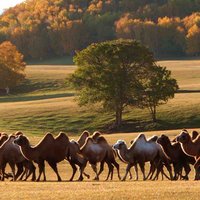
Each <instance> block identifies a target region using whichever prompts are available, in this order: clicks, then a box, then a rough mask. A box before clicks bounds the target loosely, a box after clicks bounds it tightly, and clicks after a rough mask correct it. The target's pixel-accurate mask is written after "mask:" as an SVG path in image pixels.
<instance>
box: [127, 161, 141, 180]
mask: <svg viewBox="0 0 200 200" xmlns="http://www.w3.org/2000/svg"><path fill="white" fill-rule="evenodd" d="M129 172H130V171H129ZM135 175H136V177H135V180H136V181H138V179H139V177H138V166H137V163H136V164H135Z"/></svg>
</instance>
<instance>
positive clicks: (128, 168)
mask: <svg viewBox="0 0 200 200" xmlns="http://www.w3.org/2000/svg"><path fill="white" fill-rule="evenodd" d="M132 166H133V164H132V163H128V165H127V167H126V173H125V175H124V177H123V179H122V181H125V180H126V177H127V175H128V173H129V171H130V169H131V167H132Z"/></svg>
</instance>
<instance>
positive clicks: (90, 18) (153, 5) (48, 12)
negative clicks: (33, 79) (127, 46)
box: [0, 0, 200, 59]
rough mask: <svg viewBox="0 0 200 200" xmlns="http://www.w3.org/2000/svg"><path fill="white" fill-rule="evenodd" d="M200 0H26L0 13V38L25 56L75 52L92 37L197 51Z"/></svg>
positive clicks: (173, 52) (163, 51) (162, 50)
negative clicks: (11, 44) (122, 39)
mask: <svg viewBox="0 0 200 200" xmlns="http://www.w3.org/2000/svg"><path fill="white" fill-rule="evenodd" d="M198 11H200V0H27V1H25V3H21V4H19V5H17V6H15V7H14V8H10V9H8V10H7V11H5V12H4V13H3V14H2V15H1V16H0V42H3V41H5V40H9V41H11V42H12V43H14V44H15V45H16V46H17V48H18V49H19V51H21V52H22V53H23V54H24V56H25V58H26V59H43V58H45V57H49V56H63V55H73V54H74V52H75V51H76V50H81V49H83V48H85V47H86V46H88V45H89V44H91V43H92V42H101V41H105V40H110V39H115V38H131V39H137V40H140V41H141V42H142V43H143V44H145V45H147V46H149V48H150V49H151V50H152V51H153V52H154V54H155V56H157V57H163V56H179V55H191V56H198V55H200V12H198Z"/></svg>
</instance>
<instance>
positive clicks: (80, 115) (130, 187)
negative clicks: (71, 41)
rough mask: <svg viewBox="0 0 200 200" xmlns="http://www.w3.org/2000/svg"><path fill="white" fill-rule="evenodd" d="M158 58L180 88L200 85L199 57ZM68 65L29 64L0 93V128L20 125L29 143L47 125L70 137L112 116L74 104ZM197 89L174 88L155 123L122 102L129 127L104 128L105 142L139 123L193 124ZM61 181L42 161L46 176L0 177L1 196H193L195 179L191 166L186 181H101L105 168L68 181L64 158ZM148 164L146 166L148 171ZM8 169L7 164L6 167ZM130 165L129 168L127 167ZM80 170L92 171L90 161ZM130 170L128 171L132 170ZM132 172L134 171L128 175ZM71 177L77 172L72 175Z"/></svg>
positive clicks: (199, 115)
mask: <svg viewBox="0 0 200 200" xmlns="http://www.w3.org/2000/svg"><path fill="white" fill-rule="evenodd" d="M159 64H161V65H163V66H167V68H168V69H170V70H172V75H173V76H174V77H175V78H176V79H177V80H178V83H179V86H180V89H181V90H187V91H193V90H195V91H198V90H200V61H195V60H194V61H191V60H190V61H161V62H160V63H159ZM74 69H75V67H74V66H61V65H59V66H58V65H53V66H47V65H34V66H33V65H29V66H27V69H26V71H27V80H26V82H25V83H24V84H23V85H22V86H21V87H19V88H16V92H15V94H13V95H10V96H4V97H0V115H1V118H0V130H1V131H6V132H9V133H11V132H14V131H16V130H22V131H24V132H25V133H26V134H27V135H29V136H30V140H31V143H32V144H37V142H38V141H39V140H40V139H41V137H42V135H43V134H44V133H45V132H47V131H51V132H54V133H57V132H59V131H61V130H63V131H66V132H67V133H68V134H69V136H70V139H71V138H74V139H77V135H78V134H80V132H82V131H83V130H84V129H88V130H90V131H93V130H96V129H101V128H102V127H103V126H105V124H107V123H110V122H111V121H112V120H113V115H112V114H108V113H106V112H103V111H98V112H96V110H97V109H96V108H94V107H83V108H80V107H79V106H78V105H77V103H76V102H75V101H74V91H72V90H70V89H69V88H67V87H66V85H65V84H64V83H65V78H66V77H67V76H68V75H69V74H70V73H72V72H73V71H74ZM199 102H200V93H198V92H193V93H178V94H176V96H175V98H174V99H173V100H170V101H169V102H168V104H166V105H163V106H160V107H159V109H158V118H159V124H158V126H156V127H153V126H151V124H150V125H149V124H148V125H146V122H148V121H149V120H150V116H149V114H148V112H147V111H146V110H138V109H134V108H127V109H126V111H125V113H124V119H125V120H126V122H128V127H129V128H128V129H127V130H126V129H125V128H124V131H131V132H132V133H118V134H106V135H105V137H106V138H107V140H108V141H109V143H110V144H114V143H115V142H116V141H117V140H118V139H124V140H125V141H126V142H127V144H129V142H130V140H132V139H134V138H135V137H136V136H137V134H138V133H137V132H135V133H133V132H134V131H137V130H138V131H141V130H145V129H178V128H183V127H184V128H188V127H193V128H194V127H199V124H200V105H199ZM179 132H180V130H173V131H156V132H150V131H149V132H147V133H145V134H146V135H148V136H151V135H154V134H158V135H160V134H161V133H166V134H167V135H169V136H170V137H171V138H174V137H175V136H176V135H177V134H178V133H179ZM118 162H119V163H120V173H121V175H122V176H123V175H124V173H125V168H126V165H125V164H123V163H121V162H120V161H119V160H118ZM58 168H59V172H60V175H61V177H62V179H63V182H61V183H58V182H56V176H55V174H54V173H53V171H52V170H51V169H50V168H49V167H48V165H46V171H47V173H46V174H47V180H48V182H46V183H44V182H40V183H32V182H30V181H27V182H10V181H5V182H0V193H1V199H12V200H18V199H33V198H34V199H35V200H39V199H95V198H96V199H106V200H108V199H115V200H116V199H162V200H167V199H175V200H178V199H182V200H186V199H193V200H196V199H199V191H200V184H199V183H198V182H196V181H193V178H194V170H193V169H192V172H191V174H190V181H176V182H174V181H169V180H166V179H165V180H164V181H162V180H161V179H159V180H158V181H145V182H144V181H142V176H141V173H140V174H139V179H140V180H139V181H134V180H131V181H130V180H127V181H126V182H121V181H119V180H118V179H117V176H116V172H115V174H114V181H112V182H111V181H108V182H105V181H104V180H105V177H106V175H107V166H105V168H106V170H105V171H104V172H103V174H102V176H100V180H101V181H99V182H94V181H92V179H90V180H86V179H85V180H84V182H82V183H79V182H68V180H69V178H70V175H71V173H72V170H71V167H70V166H69V164H68V163H66V161H63V162H61V163H60V164H59V165H58ZM148 168H149V166H148V165H147V166H146V172H148ZM8 170H9V168H8ZM132 171H133V170H132ZM86 172H87V173H89V174H90V175H91V178H93V177H94V173H93V172H92V170H91V168H90V166H87V168H86ZM133 174H134V171H133ZM134 177H135V176H134ZM75 179H77V176H76V177H75Z"/></svg>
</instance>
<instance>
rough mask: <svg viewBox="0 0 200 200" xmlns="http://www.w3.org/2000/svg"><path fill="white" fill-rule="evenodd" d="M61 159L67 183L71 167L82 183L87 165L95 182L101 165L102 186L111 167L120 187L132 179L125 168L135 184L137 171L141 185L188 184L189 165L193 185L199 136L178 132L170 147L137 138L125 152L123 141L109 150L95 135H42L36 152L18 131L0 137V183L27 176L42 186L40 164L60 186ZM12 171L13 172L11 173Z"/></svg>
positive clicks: (199, 171) (162, 139) (198, 172)
mask: <svg viewBox="0 0 200 200" xmlns="http://www.w3.org/2000/svg"><path fill="white" fill-rule="evenodd" d="M117 157H119V159H120V160H121V161H122V162H124V163H126V164H127V167H126V172H125V175H124V177H123V178H121V176H120V172H119V167H120V166H119V164H118V163H117V161H116V158H117ZM64 159H65V160H67V161H68V162H69V163H70V165H71V167H72V169H73V173H72V176H71V178H70V181H72V180H73V179H74V175H75V174H76V171H77V166H78V167H79V171H80V175H79V178H78V180H79V181H82V180H83V179H84V176H85V177H87V178H89V177H90V176H89V175H88V174H86V172H84V169H85V167H86V165H87V163H89V164H90V165H91V167H92V169H93V171H94V172H95V178H94V180H99V176H100V174H101V173H102V171H103V170H104V164H105V163H106V164H107V166H108V175H107V178H106V180H108V179H109V178H110V179H111V180H112V179H113V171H114V167H115V168H116V169H117V175H118V178H119V180H123V181H125V180H126V178H127V175H129V176H130V179H131V178H132V174H131V167H134V168H135V173H136V180H138V165H139V167H140V169H141V172H142V174H143V180H147V179H152V180H157V179H158V177H159V174H161V175H162V179H163V177H164V176H165V177H166V178H168V179H170V180H178V179H182V180H188V179H189V173H190V171H191V168H190V164H192V165H193V166H194V169H195V178H194V179H195V180H200V134H199V133H198V132H197V131H193V132H192V135H190V134H189V132H188V131H187V130H182V131H181V133H180V134H179V135H178V136H177V137H176V138H175V139H174V140H173V141H171V140H170V139H169V137H168V136H166V135H161V136H159V137H158V136H153V137H151V138H148V139H147V138H146V136H145V135H144V134H139V135H138V136H137V137H136V138H135V139H134V140H132V141H131V144H130V147H128V146H127V144H126V142H125V141H124V140H118V141H117V142H116V143H115V144H114V145H112V146H111V145H110V144H109V143H108V142H107V140H106V139H105V137H103V136H102V134H101V133H100V132H97V131H96V132H94V133H93V134H90V133H89V132H88V131H84V132H83V133H82V134H81V136H80V137H79V139H78V140H77V141H75V140H69V138H68V136H67V135H66V134H65V133H63V132H61V133H59V135H58V136H57V137H53V135H52V134H51V133H47V134H46V135H45V136H44V138H43V139H42V140H41V141H40V142H39V143H38V144H37V145H36V146H31V145H30V141H29V139H28V137H26V136H25V135H24V134H23V133H22V132H19V131H18V132H16V133H15V134H13V135H9V136H8V135H7V134H6V133H0V178H1V180H2V181H3V180H4V179H5V178H10V177H11V178H12V180H13V181H16V180H27V179H28V178H29V177H30V176H31V180H32V181H40V179H41V176H42V175H43V180H44V181H46V175H45V161H46V162H47V163H48V164H49V165H50V167H51V168H52V169H53V170H54V172H55V173H56V175H57V179H58V181H61V177H60V175H59V173H58V169H57V163H58V162H60V161H62V160H64ZM146 162H150V170H149V173H148V175H147V176H146V175H145V163H146ZM33 163H37V165H38V168H39V175H38V177H37V179H36V167H35V166H34V164H33ZM98 163H100V169H99V170H97V164H98ZM7 164H9V165H10V167H11V170H12V173H7V172H6V171H5V169H6V165H7ZM164 167H165V168H166V170H164ZM15 168H17V170H16V171H15Z"/></svg>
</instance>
